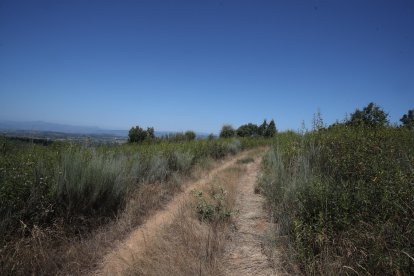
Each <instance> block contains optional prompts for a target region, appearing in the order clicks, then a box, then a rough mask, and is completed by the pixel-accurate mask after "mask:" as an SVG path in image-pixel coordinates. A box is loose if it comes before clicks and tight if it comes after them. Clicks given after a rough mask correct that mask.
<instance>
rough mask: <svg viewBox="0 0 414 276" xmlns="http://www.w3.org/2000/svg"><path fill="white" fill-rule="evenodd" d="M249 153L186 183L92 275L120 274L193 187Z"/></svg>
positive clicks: (115, 248)
mask: <svg viewBox="0 0 414 276" xmlns="http://www.w3.org/2000/svg"><path fill="white" fill-rule="evenodd" d="M248 154H249V151H246V152H243V153H241V154H238V155H236V156H235V157H233V158H232V159H230V160H227V161H224V162H223V164H222V165H220V166H219V167H217V168H216V169H213V170H212V171H211V172H209V174H208V176H207V177H204V178H201V179H199V180H198V181H196V182H194V183H192V184H191V185H188V186H187V187H186V188H185V190H184V191H183V192H182V193H180V194H178V195H177V196H175V197H174V199H172V201H170V202H169V203H168V204H167V205H166V206H165V207H164V208H163V209H162V210H160V211H158V212H157V213H155V214H154V215H153V216H152V217H150V218H149V219H148V220H147V221H146V222H145V223H144V224H143V225H141V226H140V227H139V228H137V229H136V230H135V231H133V232H132V233H131V234H130V235H129V236H128V237H127V238H126V239H125V240H124V241H123V242H121V243H119V244H117V245H115V246H114V249H113V250H112V251H111V252H110V253H109V254H107V255H106V256H105V257H104V259H103V261H102V263H101V265H100V266H99V269H98V270H97V271H94V272H93V273H92V275H122V274H124V272H125V271H126V269H127V268H128V267H129V266H130V265H131V263H132V262H133V260H134V256H136V255H137V254H140V253H141V252H142V250H143V249H144V248H145V244H146V243H147V242H148V241H149V240H151V239H152V238H153V237H154V234H155V233H156V231H157V230H158V229H160V228H161V227H162V226H163V225H166V224H168V223H170V222H171V220H172V218H173V215H174V214H175V213H176V212H177V210H178V209H179V208H180V206H181V205H182V202H183V201H184V200H185V198H186V197H187V196H188V194H189V193H190V192H191V191H192V190H193V189H195V188H197V187H200V186H202V185H204V184H205V183H208V182H209V181H210V180H211V179H212V178H213V177H214V176H215V175H216V174H218V173H219V172H221V171H223V170H225V169H226V168H228V167H230V166H232V165H234V164H235V163H236V161H237V160H238V159H239V158H243V157H245V156H247V155H248Z"/></svg>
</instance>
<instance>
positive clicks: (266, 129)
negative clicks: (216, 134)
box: [220, 119, 277, 138]
mask: <svg viewBox="0 0 414 276" xmlns="http://www.w3.org/2000/svg"><path fill="white" fill-rule="evenodd" d="M276 133H277V129H276V124H275V121H274V120H273V119H272V120H271V121H270V122H269V123H267V121H266V120H264V121H263V123H262V124H261V125H260V126H258V125H256V124H253V123H248V124H244V125H241V126H240V127H239V128H238V129H234V128H233V127H232V126H231V125H224V126H223V127H222V128H221V131H220V138H230V137H235V136H238V137H273V136H275V135H276Z"/></svg>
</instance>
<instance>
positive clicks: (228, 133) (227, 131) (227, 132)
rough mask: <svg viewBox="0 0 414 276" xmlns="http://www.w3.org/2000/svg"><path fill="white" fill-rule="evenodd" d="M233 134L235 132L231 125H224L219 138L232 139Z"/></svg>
mask: <svg viewBox="0 0 414 276" xmlns="http://www.w3.org/2000/svg"><path fill="white" fill-rule="evenodd" d="M235 134H236V132H235V130H234V128H233V127H232V126H231V125H224V126H223V127H222V128H221V131H220V138H230V137H234V135H235Z"/></svg>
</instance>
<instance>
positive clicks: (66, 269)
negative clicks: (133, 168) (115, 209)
mask: <svg viewBox="0 0 414 276" xmlns="http://www.w3.org/2000/svg"><path fill="white" fill-rule="evenodd" d="M212 167H213V165H212V162H209V161H206V162H204V163H203V164H200V165H199V166H196V167H195V168H194V169H193V171H192V173H191V176H183V175H176V176H173V177H172V178H171V180H169V181H168V182H164V183H152V184H144V185H142V186H141V187H140V188H139V189H138V190H137V191H136V192H135V193H134V194H132V195H130V199H129V200H128V201H127V202H128V203H127V206H126V208H125V210H124V211H123V212H122V213H121V214H120V216H119V217H118V218H117V219H116V220H112V221H109V222H105V223H104V225H103V226H101V227H99V228H98V229H97V230H95V231H93V232H85V231H83V232H82V230H79V231H77V232H74V233H73V232H70V233H68V231H67V229H66V228H65V224H64V223H63V222H59V221H56V222H55V223H54V224H53V225H51V226H50V227H47V228H40V227H36V226H35V227H33V228H31V229H28V228H27V227H25V225H24V224H23V223H22V229H23V230H24V231H22V232H24V233H23V234H22V235H21V237H20V238H16V239H15V240H14V241H13V242H9V243H8V245H7V246H6V247H3V248H1V249H0V275H8V274H12V275H31V274H34V275H45V274H46V275H83V274H87V273H89V272H91V271H93V270H95V268H96V267H97V265H98V263H99V261H100V260H101V259H102V258H103V256H104V255H105V254H106V253H107V252H108V250H110V249H111V248H112V247H113V244H114V243H116V242H117V241H119V240H122V239H123V238H124V237H125V236H126V235H127V234H128V233H129V232H130V231H131V230H132V229H133V228H135V227H137V226H138V225H140V224H142V223H143V221H144V220H145V219H146V218H148V217H149V216H151V215H152V214H153V213H154V212H155V211H156V210H158V209H160V208H161V207H162V206H164V205H165V204H166V202H168V201H169V200H170V199H171V198H172V197H173V195H174V194H176V193H177V192H180V191H181V186H182V184H183V183H185V182H187V181H190V180H192V179H196V178H199V177H202V176H203V175H205V174H206V172H207V171H209V170H210V169H212ZM80 219H82V218H80ZM101 223H102V222H101ZM80 233H81V234H80Z"/></svg>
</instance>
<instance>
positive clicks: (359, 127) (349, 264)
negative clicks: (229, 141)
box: [259, 106, 414, 275]
mask: <svg viewBox="0 0 414 276" xmlns="http://www.w3.org/2000/svg"><path fill="white" fill-rule="evenodd" d="M371 107H375V106H371ZM364 110H365V109H364ZM371 110H374V111H375V114H380V113H381V112H379V110H378V109H375V108H372V109H371ZM366 111H369V110H368V109H367V110H366ZM368 113H369V112H368ZM381 114H382V113H381ZM381 114H380V116H379V117H378V118H379V119H380V120H377V119H375V118H372V117H370V116H360V117H358V118H365V119H368V121H367V122H368V123H364V120H365V119H361V120H362V123H361V121H358V122H359V123H356V124H337V125H335V126H332V127H330V128H328V129H324V128H321V129H320V130H319V131H314V132H312V133H308V134H305V135H304V136H300V135H298V134H294V133H286V134H279V135H278V137H277V140H276V144H275V146H274V147H273V149H272V150H271V151H269V153H268V154H267V155H266V156H265V158H264V160H263V170H264V174H263V177H262V178H261V181H260V185H259V187H260V189H261V191H262V192H263V193H264V194H265V195H266V196H267V199H268V205H269V208H270V209H271V210H272V213H273V214H274V218H275V219H276V220H277V221H278V223H279V224H280V226H281V228H280V231H281V235H288V237H289V243H290V244H291V245H292V246H293V248H294V252H293V255H294V256H295V257H296V258H297V259H298V260H299V263H300V265H301V269H302V270H303V271H304V272H305V273H308V274H321V273H322V274H340V273H342V274H345V273H351V274H352V273H353V272H355V271H357V272H358V273H361V274H366V273H369V274H374V275H383V274H407V275H408V274H412V273H413V272H414V262H413V259H412V258H413V256H414V249H413V248H414V235H413V233H414V224H413V220H414V213H413V210H414V186H413V183H414V132H413V131H412V130H409V129H407V128H393V127H383V125H385V121H384V120H383V119H384V118H383V117H382V115H381ZM381 118H382V119H381ZM371 119H373V120H371ZM385 119H386V118H385ZM372 122H377V123H378V124H375V127H373V125H372V124H371V123H372Z"/></svg>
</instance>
